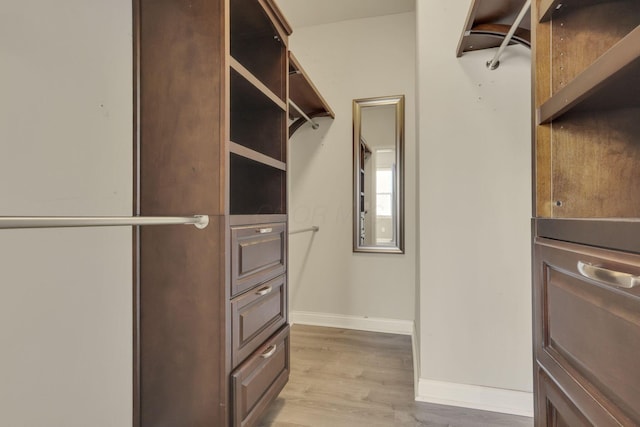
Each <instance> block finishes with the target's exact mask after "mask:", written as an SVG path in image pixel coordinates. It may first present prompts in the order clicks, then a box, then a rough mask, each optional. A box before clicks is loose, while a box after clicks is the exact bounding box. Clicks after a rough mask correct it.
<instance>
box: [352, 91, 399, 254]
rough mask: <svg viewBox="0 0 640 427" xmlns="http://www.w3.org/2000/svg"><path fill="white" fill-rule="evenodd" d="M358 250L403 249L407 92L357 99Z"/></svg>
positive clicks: (355, 243) (355, 246) (355, 221)
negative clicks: (405, 106) (405, 108)
mask: <svg viewBox="0 0 640 427" xmlns="http://www.w3.org/2000/svg"><path fill="white" fill-rule="evenodd" d="M353 154H354V155H353V184H354V185H353V188H354V218H353V234H354V237H353V250H354V252H387V253H404V218H403V204H404V203H403V176H404V171H403V160H404V96H403V95H400V96H388V97H381V98H366V99H356V100H354V101H353Z"/></svg>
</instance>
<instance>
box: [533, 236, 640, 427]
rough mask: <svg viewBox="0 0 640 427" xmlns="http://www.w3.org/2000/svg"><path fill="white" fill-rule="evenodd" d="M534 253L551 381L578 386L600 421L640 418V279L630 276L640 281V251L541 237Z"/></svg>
mask: <svg viewBox="0 0 640 427" xmlns="http://www.w3.org/2000/svg"><path fill="white" fill-rule="evenodd" d="M534 257H535V259H536V265H535V270H534V278H535V279H534V280H535V283H536V287H535V294H534V302H535V317H536V319H538V322H536V331H535V353H536V358H537V360H538V363H540V365H541V367H542V368H543V369H544V371H545V372H546V373H547V375H548V376H549V377H550V378H551V379H550V378H546V379H545V381H546V382H547V383H549V384H552V383H553V381H556V382H557V383H558V386H556V388H559V387H560V386H561V387H562V389H564V390H566V391H570V393H569V394H570V400H571V402H572V404H573V405H574V406H575V407H576V408H579V410H580V413H582V414H583V415H584V417H585V418H587V419H589V420H591V422H592V423H593V425H598V426H601V425H602V426H604V425H617V424H616V423H617V422H619V423H621V424H622V425H639V424H640V406H639V400H638V399H639V398H640V366H639V365H638V363H637V355H638V354H640V286H638V287H632V288H626V287H625V286H627V283H626V282H625V280H628V281H629V282H628V285H629V286H632V285H633V281H634V280H636V279H635V278H636V277H637V278H638V279H637V280H638V283H640V255H636V254H630V253H626V252H619V251H612V250H606V249H602V248H597V247H592V246H585V245H580V244H573V243H566V242H561V241H557V240H552V239H546V238H541V237H539V238H537V239H536V243H535V245H534ZM548 387H550V385H548V386H547V388H548ZM540 404H542V405H543V407H542V408H539V409H542V411H545V410H546V408H545V407H544V404H545V402H544V401H543V402H540ZM556 406H557V405H556ZM541 415H542V414H541ZM570 425H572V424H570ZM587 425H588V424H587Z"/></svg>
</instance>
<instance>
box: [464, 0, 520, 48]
mask: <svg viewBox="0 0 640 427" xmlns="http://www.w3.org/2000/svg"><path fill="white" fill-rule="evenodd" d="M523 4H524V2H523V0H473V3H472V4H471V7H470V8H469V14H468V15H467V20H466V22H465V26H464V29H463V31H462V36H461V37H460V42H459V43H458V50H457V56H462V54H463V53H464V52H470V51H474V50H481V49H489V48H494V47H498V46H500V44H502V41H503V40H504V38H505V36H506V35H507V33H508V32H509V29H510V28H511V25H512V24H513V22H514V21H515V20H516V17H517V16H518V13H519V12H520V10H521V9H522V6H523ZM530 21H531V18H530V12H527V14H526V15H525V16H524V19H523V20H522V22H520V26H519V27H518V28H517V29H516V32H515V34H514V37H513V38H512V39H511V42H510V43H509V44H510V45H512V44H516V43H519V44H522V45H525V46H527V47H530V46H531V23H530Z"/></svg>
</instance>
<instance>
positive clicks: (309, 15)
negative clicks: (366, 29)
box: [276, 0, 416, 28]
mask: <svg viewBox="0 0 640 427" xmlns="http://www.w3.org/2000/svg"><path fill="white" fill-rule="evenodd" d="M415 1H416V0H276V3H277V4H278V6H279V7H280V9H281V10H282V12H283V13H284V16H285V17H286V18H287V21H289V23H290V24H291V26H292V27H293V28H297V27H307V26H310V25H320V24H328V23H330V22H338V21H347V20H349V19H359V18H368V17H371V16H382V15H394V14H396V13H405V12H411V11H414V10H415V8H416V5H415Z"/></svg>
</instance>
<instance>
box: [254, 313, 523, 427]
mask: <svg viewBox="0 0 640 427" xmlns="http://www.w3.org/2000/svg"><path fill="white" fill-rule="evenodd" d="M259 426H260V427H359V426H363V427H364V426H367V427H389V426H399V427H418V426H428V427H496V426H505V427H525V426H526V427H531V426H533V420H532V419H531V418H527V417H518V416H512V415H504V414H498V413H494V412H485V411H477V410H473V409H465V408H456V407H452V406H441V405H432V404H427V403H421V402H415V401H414V390H413V361H412V352H411V338H410V337H408V336H404V335H394V334H381V333H375V332H363V331H354V330H348V329H337V328H323V327H317V326H304V325H294V326H293V327H292V329H291V377H290V379H289V383H288V384H287V386H286V387H285V388H284V390H283V391H282V393H281V394H280V396H279V397H278V399H277V400H276V401H275V402H274V403H273V404H272V406H271V407H270V409H269V410H268V412H267V413H266V414H265V416H264V418H263V420H262V422H261V423H259Z"/></svg>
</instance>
